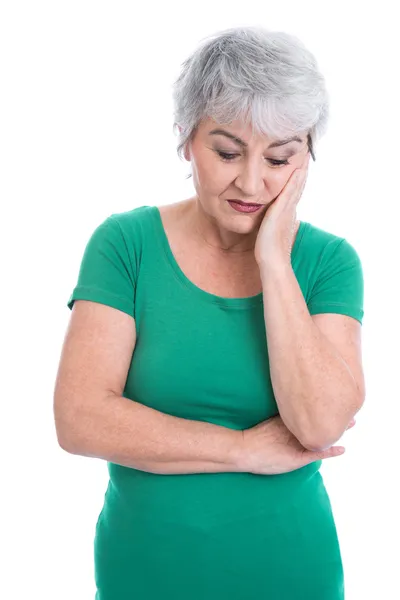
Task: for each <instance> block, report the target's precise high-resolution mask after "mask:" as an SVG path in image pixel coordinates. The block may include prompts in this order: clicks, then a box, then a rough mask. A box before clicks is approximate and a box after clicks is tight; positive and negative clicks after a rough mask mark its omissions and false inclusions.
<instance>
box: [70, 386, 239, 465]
mask: <svg viewBox="0 0 400 600" xmlns="http://www.w3.org/2000/svg"><path fill="white" fill-rule="evenodd" d="M65 430H66V431H68V432H69V434H68V439H69V441H68V442H66V443H65V444H63V445H62V447H63V448H64V449H65V450H66V451H68V452H70V453H72V454H79V455H82V456H90V457H92V458H101V459H104V460H107V461H109V462H113V463H117V464H119V465H123V466H126V467H130V468H133V469H139V470H141V471H148V472H150V473H160V474H183V473H221V472H228V471H237V470H238V467H237V462H238V460H237V459H238V452H239V448H240V440H241V432H240V431H236V430H233V429H229V428H226V427H222V426H219V425H214V424H212V423H205V422H202V421H192V420H189V419H182V418H178V417H174V416H172V415H168V414H165V413H162V412H160V411H157V410H155V409H153V408H150V407H148V406H145V405H143V404H140V403H138V402H135V401H132V400H129V399H127V398H124V397H122V396H108V397H107V398H104V399H98V398H96V400H95V401H94V402H86V403H82V405H81V408H80V409H79V411H77V412H76V414H75V415H74V417H73V418H72V417H70V422H69V423H68V425H65Z"/></svg>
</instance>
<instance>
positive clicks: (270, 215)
mask: <svg viewBox="0 0 400 600" xmlns="http://www.w3.org/2000/svg"><path fill="white" fill-rule="evenodd" d="M174 101H175V127H176V130H179V135H180V140H179V146H178V151H179V153H181V152H182V153H183V155H184V157H185V159H186V160H187V161H190V163H191V167H192V175H193V184H194V188H195V194H194V195H193V197H191V198H188V199H186V200H183V201H178V202H175V203H174V204H170V205H167V206H160V207H159V206H153V205H144V206H139V207H138V208H134V209H132V210H129V211H127V212H123V213H113V214H112V215H110V216H109V217H108V218H106V219H105V220H104V222H102V223H101V224H100V225H99V226H98V227H97V228H96V229H95V230H94V232H93V233H92V235H91V237H90V239H89V241H88V243H87V246H86V249H85V252H84V254H83V258H82V262H81V266H80V271H79V277H78V281H77V285H76V287H75V289H74V290H73V293H72V295H71V297H70V299H69V302H68V306H69V308H70V309H72V308H73V310H72V313H71V320H70V324H69V328H68V331H67V334H66V338H65V341H64V346H63V351H62V355H61V359H60V365H59V370H58V374H57V381H56V386H55V392H54V411H55V421H56V430H57V435H58V442H59V444H60V445H61V447H62V448H63V449H64V450H66V451H67V452H70V453H73V454H79V455H82V456H89V457H96V458H101V459H103V460H106V461H107V464H108V472H109V483H108V487H107V491H106V493H105V498H104V505H103V508H102V510H101V513H100V515H99V518H98V521H97V524H96V535H95V541H94V556H95V579H96V585H97V594H96V598H97V600H128V599H129V600H131V599H132V600H133V599H134V600H300V599H306V600H339V599H343V598H344V570H343V564H342V559H341V552H340V546H339V541H338V535H337V530H336V526H335V521H334V518H333V514H332V509H331V504H330V500H329V497H328V495H327V492H326V489H325V486H324V483H323V479H322V476H321V474H320V472H319V470H320V467H321V464H322V460H323V459H325V458H329V457H335V456H337V455H339V454H341V453H342V452H343V451H344V449H343V448H341V447H339V446H335V445H334V444H335V443H336V442H337V440H339V438H340V437H341V436H342V434H343V433H344V432H345V431H346V429H348V428H349V427H351V426H352V425H353V424H354V419H353V417H354V415H355V414H356V413H357V412H358V411H359V409H360V408H361V406H362V404H363V402H364V396H365V389H364V378H363V369H362V360H361V342H360V339H361V323H362V318H363V274H362V267H361V263H360V259H359V257H358V254H357V253H356V251H355V249H354V248H353V246H352V245H351V244H350V243H349V242H347V240H346V239H345V238H342V237H338V236H336V235H335V234H333V233H329V232H327V231H324V230H322V229H320V228H318V227H316V226H314V225H312V224H310V223H308V222H305V221H299V220H296V217H297V214H296V207H297V204H298V202H299V199H300V197H301V194H302V190H303V188H304V185H305V181H306V177H307V170H308V164H309V156H310V155H311V157H312V158H313V159H314V160H315V156H314V148H315V143H316V140H317V139H318V137H320V135H321V134H322V132H323V130H324V129H325V125H326V121H327V114H328V98H327V93H326V90H325V87H324V79H323V77H322V75H321V74H320V72H319V70H318V68H317V64H316V61H315V59H314V57H313V56H312V54H310V52H309V51H307V49H306V48H305V47H304V46H303V45H302V43H301V42H300V41H299V40H298V39H297V38H294V37H293V36H290V35H287V34H285V33H281V32H271V31H268V30H265V29H262V28H258V27H244V28H235V29H228V30H225V31H222V32H219V33H217V34H215V35H213V36H210V37H208V38H206V39H205V40H203V41H202V43H201V44H200V45H199V46H198V48H197V49H196V50H195V51H194V53H193V54H192V55H191V56H190V57H189V58H188V59H187V60H186V61H185V62H184V63H183V65H182V72H181V74H180V76H179V78H178V80H177V81H176V83H175V87H174Z"/></svg>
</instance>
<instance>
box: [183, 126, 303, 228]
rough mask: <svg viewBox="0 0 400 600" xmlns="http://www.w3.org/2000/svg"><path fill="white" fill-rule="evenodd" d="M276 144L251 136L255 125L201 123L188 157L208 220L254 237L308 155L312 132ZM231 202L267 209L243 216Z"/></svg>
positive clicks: (188, 149) (271, 140)
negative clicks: (272, 205) (287, 183)
mask: <svg viewBox="0 0 400 600" xmlns="http://www.w3.org/2000/svg"><path fill="white" fill-rule="evenodd" d="M217 131H218V132H219V133H217ZM223 132H225V133H226V135H224V133H223ZM231 136H234V137H236V138H238V139H237V140H233V139H232V138H231ZM277 142H278V141H277V140H273V139H269V138H267V137H265V136H262V137H261V136H256V135H255V136H252V131H251V126H250V125H248V126H244V125H243V123H242V122H240V121H234V122H233V123H231V124H230V125H229V126H223V127H222V126H220V125H218V124H217V123H216V122H215V121H213V120H212V119H210V118H207V119H205V120H203V121H202V122H201V123H200V125H199V127H198V128H197V130H196V133H195V136H194V138H193V140H192V142H191V143H190V144H188V145H187V146H186V149H185V158H186V160H189V161H191V164H192V173H193V183H194V186H195V189H196V193H197V196H198V200H199V202H200V204H201V208H202V209H203V211H204V212H205V213H206V214H207V215H208V217H211V219H216V220H217V222H218V224H219V225H220V226H222V227H223V228H224V229H227V230H230V231H232V232H236V233H250V232H251V231H253V230H254V229H255V228H257V227H256V226H257V225H260V224H261V221H262V218H263V216H264V214H265V212H266V210H267V207H268V206H269V205H270V203H271V202H272V201H273V200H275V199H276V197H277V196H278V195H279V193H280V192H281V190H282V189H283V187H284V186H285V184H286V182H287V181H288V179H289V177H290V175H291V174H292V173H293V171H294V170H295V169H296V168H299V167H300V166H301V165H302V163H303V161H304V158H305V156H306V154H307V152H308V144H307V132H304V134H302V135H298V136H297V139H296V140H293V141H290V142H289V143H286V144H282V143H281V144H278V143H277ZM227 200H242V201H243V202H248V203H256V204H262V205H263V208H262V209H261V210H259V211H257V212H255V213H242V212H238V211H236V210H234V209H233V208H232V207H231V205H230V204H229V203H228V202H227ZM264 207H265V208H264Z"/></svg>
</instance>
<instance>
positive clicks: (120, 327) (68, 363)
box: [54, 300, 136, 447]
mask: <svg viewBox="0 0 400 600" xmlns="http://www.w3.org/2000/svg"><path fill="white" fill-rule="evenodd" d="M135 344H136V326H135V320H134V318H133V317H132V316H130V315H128V314H127V313H125V312H123V311H121V310H118V309H115V308H113V307H111V306H106V305H105V304H100V303H98V302H91V301H86V300H76V301H75V303H74V306H73V309H72V313H71V317H70V322H69V326H68V328H67V332H66V336H65V339H64V343H63V347H62V352H61V358H60V363H59V367H58V373H57V377H56V384H55V390H54V416H55V423H56V430H57V437H58V441H59V443H60V445H61V446H62V447H70V446H71V444H72V443H73V439H74V433H75V430H76V427H77V426H78V425H79V423H78V417H79V411H80V410H85V411H87V410H89V411H90V409H91V406H93V405H94V404H95V403H96V401H97V400H98V399H99V398H104V397H106V396H111V395H117V396H121V395H122V394H123V390H124V387H125V383H126V378H127V374H128V370H129V367H130V363H131V360H132V354H133V352H134V349H135Z"/></svg>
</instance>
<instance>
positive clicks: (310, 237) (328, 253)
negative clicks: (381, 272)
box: [303, 221, 360, 265]
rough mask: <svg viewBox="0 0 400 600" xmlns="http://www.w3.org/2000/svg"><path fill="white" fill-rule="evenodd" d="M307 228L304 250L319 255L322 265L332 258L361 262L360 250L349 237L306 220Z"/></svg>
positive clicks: (341, 260) (340, 260)
mask: <svg viewBox="0 0 400 600" xmlns="http://www.w3.org/2000/svg"><path fill="white" fill-rule="evenodd" d="M305 228H306V234H305V236H304V238H305V239H304V240H303V243H304V250H305V252H307V253H309V254H312V255H314V256H316V257H318V259H319V260H318V262H319V264H320V265H321V264H323V263H326V262H327V261H331V260H334V261H339V262H343V261H345V262H351V263H354V262H357V263H359V262H360V256H359V253H358V251H357V250H356V248H355V246H354V245H353V244H352V243H351V242H350V241H349V240H348V239H347V238H345V237H343V236H340V235H338V234H335V233H333V232H331V231H327V230H325V229H322V228H321V227H317V226H316V225H313V224H312V223H309V222H307V221H306V222H305Z"/></svg>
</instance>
